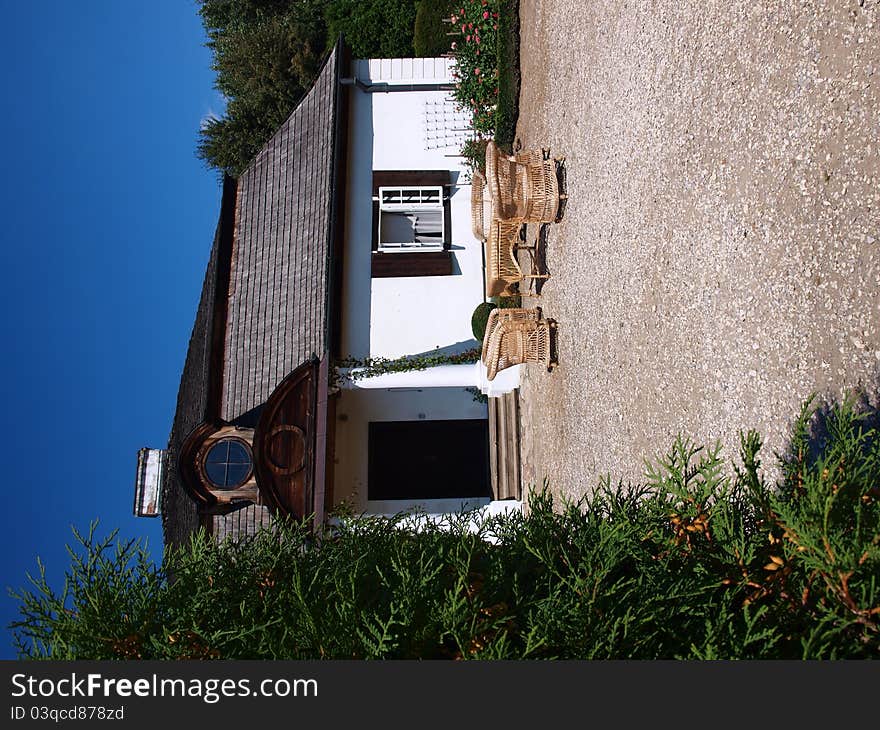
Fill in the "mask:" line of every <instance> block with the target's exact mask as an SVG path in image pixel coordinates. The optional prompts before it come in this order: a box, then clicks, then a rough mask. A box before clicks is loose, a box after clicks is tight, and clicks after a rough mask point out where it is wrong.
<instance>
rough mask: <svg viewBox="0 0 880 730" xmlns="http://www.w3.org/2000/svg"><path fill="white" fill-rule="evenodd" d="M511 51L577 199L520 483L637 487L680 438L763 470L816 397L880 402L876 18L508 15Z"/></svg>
mask: <svg viewBox="0 0 880 730" xmlns="http://www.w3.org/2000/svg"><path fill="white" fill-rule="evenodd" d="M520 33H521V64H522V88H521V95H520V119H519V125H518V128H517V133H518V137H519V139H520V141H521V142H522V145H523V146H524V147H526V148H529V147H542V146H549V147H550V148H551V151H552V153H553V154H554V155H557V154H564V155H565V156H566V171H567V192H568V194H569V201H568V205H567V208H566V210H565V216H564V218H563V220H562V222H561V223H559V224H556V225H552V226H551V227H550V229H549V234H548V248H547V265H548V268H549V271H550V273H551V278H550V279H549V281H548V282H547V284H546V285H545V286H544V287H543V291H542V295H541V297H540V300H537V299H532V298H529V299H526V300H525V301H526V302H527V304H526V305H525V306H529V305H530V304H537V303H539V304H540V305H541V306H542V307H543V310H544V314H545V316H547V317H553V318H555V319H556V320H557V321H558V322H559V358H560V365H559V367H558V368H557V369H556V370H554V371H553V372H552V373H547V372H546V371H545V370H544V369H542V368H541V367H540V366H536V365H532V366H529V368H528V369H527V374H526V377H525V378H524V381H523V383H522V386H521V390H520V394H521V401H522V405H523V408H522V434H523V443H522V452H523V480H524V483H525V484H526V485H528V484H540V482H541V481H542V480H543V479H544V478H545V477H546V478H548V479H549V480H550V482H551V485H552V487H553V489H554V491H555V493H556V494H558V495H560V496H565V497H577V496H579V495H581V494H583V493H584V492H585V491H587V490H589V489H592V488H594V487H595V485H596V484H597V483H598V479H599V477H600V476H601V475H603V474H611V475H612V477H613V478H614V479H617V478H623V479H625V480H631V481H639V480H640V479H641V476H642V474H643V472H644V459H645V458H654V457H655V456H656V455H657V454H659V453H660V452H662V451H664V450H665V449H666V448H667V447H668V446H669V445H670V444H671V443H672V441H673V439H674V438H675V436H676V434H678V433H682V434H686V435H688V436H690V437H692V438H693V439H695V440H696V441H698V442H700V443H714V442H715V441H716V440H717V441H720V442H721V444H722V445H723V446H724V448H725V451H726V453H727V454H728V455H731V454H735V453H736V452H737V450H738V444H739V437H738V434H739V431H740V430H741V429H748V428H755V429H758V430H759V431H760V432H761V433H762V434H763V435H764V437H765V440H766V446H765V451H764V458H765V463H766V462H767V461H769V462H772V461H773V457H772V453H773V451H774V450H781V449H783V448H784V447H785V444H786V434H787V433H788V430H789V427H790V424H791V422H792V419H793V418H794V417H795V416H796V415H797V413H798V411H799V409H800V406H801V404H802V402H803V401H804V399H805V398H806V397H807V396H808V395H809V394H810V393H811V392H816V393H819V394H821V395H824V396H827V397H832V398H835V397H837V398H839V397H841V396H842V395H844V394H845V393H847V392H850V391H852V390H853V389H854V388H863V389H865V390H866V391H867V392H868V393H869V398H871V399H872V400H873V402H874V403H876V393H877V389H878V383H880V1H878V0H862V1H861V2H860V1H859V0H827V1H824V2H770V1H766V0H765V1H762V2H738V1H736V0H728V1H726V2H716V1H714V0H702V1H701V2H690V1H688V0H678V1H676V2H655V3H638V2H621V1H620V0H615V1H614V2H611V1H608V0H593V1H590V2H585V1H584V0H522V2H521V7H520ZM532 236H534V231H530V237H532ZM772 475H773V474H772V470H771V476H772Z"/></svg>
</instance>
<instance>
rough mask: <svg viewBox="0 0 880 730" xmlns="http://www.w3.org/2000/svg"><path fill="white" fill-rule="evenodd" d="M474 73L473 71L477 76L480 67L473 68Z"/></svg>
mask: <svg viewBox="0 0 880 730" xmlns="http://www.w3.org/2000/svg"><path fill="white" fill-rule="evenodd" d="M474 73H475V74H476V75H477V76H479V75H480V69H478V68H475V69H474Z"/></svg>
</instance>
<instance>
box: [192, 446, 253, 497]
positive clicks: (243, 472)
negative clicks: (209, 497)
mask: <svg viewBox="0 0 880 730" xmlns="http://www.w3.org/2000/svg"><path fill="white" fill-rule="evenodd" d="M204 468H205V476H206V477H207V478H208V481H209V482H210V483H211V486H212V487H215V488H217V489H235V488H236V487H240V486H241V485H242V484H244V483H245V482H246V481H247V480H248V478H249V477H250V475H251V470H252V468H253V460H252V458H251V452H250V449H249V448H248V447H247V445H246V444H245V443H244V442H243V441H239V440H238V439H228V438H227V439H220V440H219V441H217V442H216V443H215V444H213V445H212V446H211V448H210V449H208V453H207V454H206V455H205V463H204Z"/></svg>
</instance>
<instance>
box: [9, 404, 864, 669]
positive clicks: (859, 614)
mask: <svg viewBox="0 0 880 730" xmlns="http://www.w3.org/2000/svg"><path fill="white" fill-rule="evenodd" d="M869 416H870V417H872V418H873V419H874V422H873V423H872V422H871V421H870V420H869ZM876 420H877V419H876V413H873V414H871V413H870V412H867V411H865V412H863V411H857V410H856V409H855V408H854V407H853V406H852V405H851V404H849V403H846V404H843V405H842V406H838V407H835V408H830V409H824V410H822V411H817V410H816V409H814V408H812V407H809V406H807V407H805V408H804V411H803V413H802V415H801V417H800V419H798V421H797V423H796V425H795V428H794V432H793V434H792V441H791V448H790V449H789V451H788V452H787V454H786V455H785V456H783V457H782V458H781V461H780V464H781V467H782V474H783V476H782V478H781V481H780V482H779V483H778V484H775V485H769V484H767V483H766V481H765V480H764V478H763V477H762V471H761V462H760V459H759V453H760V449H761V439H760V438H759V436H758V435H757V434H756V433H754V432H749V433H747V434H744V435H743V436H742V443H741V454H740V456H741V458H740V462H739V463H738V464H734V465H733V466H732V469H729V468H728V466H729V465H728V464H727V463H726V462H725V460H724V459H723V458H722V456H721V453H720V449H719V448H718V447H713V448H708V449H707V448H703V447H698V446H696V445H695V444H693V443H692V442H690V441H689V440H687V439H685V438H679V439H677V440H676V442H675V443H674V444H673V446H672V448H671V449H670V450H669V452H668V453H667V454H666V455H665V456H664V457H662V458H660V459H659V460H657V461H656V462H655V463H653V464H652V465H651V466H649V468H648V471H647V473H646V477H645V483H644V484H643V485H641V486H627V485H623V484H618V485H616V486H613V485H612V484H611V482H610V481H608V480H605V481H603V482H602V483H601V484H600V485H599V486H598V488H597V489H596V490H595V491H594V493H592V494H591V495H590V496H587V497H585V498H584V499H583V500H581V501H580V502H578V503H576V504H571V503H565V504H562V505H558V504H555V503H554V501H553V499H552V498H551V496H550V495H549V494H548V492H547V491H546V490H542V491H540V492H537V493H535V492H533V493H532V494H531V495H530V498H529V506H530V510H529V514H528V515H522V514H519V513H515V514H513V515H511V516H507V517H496V518H492V519H489V520H487V521H485V522H484V523H482V524H481V525H480V526H479V528H478V531H477V532H473V531H471V528H470V527H469V525H468V516H467V515H461V516H459V517H453V518H452V519H451V520H450V523H449V524H448V525H447V526H445V527H444V526H439V525H436V524H434V523H432V522H431V521H429V520H425V519H422V521H421V526H420V527H417V525H416V523H415V521H414V518H413V517H412V516H403V515H402V516H398V517H396V518H390V519H388V518H379V517H353V516H350V515H349V516H341V517H340V520H339V523H338V525H337V526H336V527H333V528H328V529H327V530H325V531H323V532H322V533H320V534H315V533H314V532H312V531H311V530H310V529H309V525H308V523H307V522H295V523H288V524H284V525H278V526H276V527H275V528H273V529H271V530H264V531H263V532H261V533H260V534H258V535H257V536H256V537H253V538H248V539H243V540H242V541H240V542H237V543H236V542H224V543H223V544H221V545H217V544H215V543H213V542H212V541H211V539H210V538H205V537H199V538H195V539H194V540H193V541H192V543H191V544H190V545H189V546H188V547H187V548H186V549H183V550H179V551H169V552H168V553H166V556H165V560H164V563H163V564H162V565H161V566H156V565H154V564H153V563H152V562H151V561H150V560H149V557H148V556H147V554H146V552H145V551H144V550H143V549H142V548H141V547H140V546H139V545H137V544H136V543H133V542H129V543H124V544H121V545H115V544H114V542H113V536H112V535H111V536H110V537H109V538H107V539H105V540H98V539H96V538H95V536H94V532H93V533H92V534H90V535H88V536H84V537H81V538H79V544H78V547H77V548H76V549H74V550H72V551H71V556H72V565H71V568H70V570H69V571H68V574H67V576H66V580H65V585H64V586H63V587H62V590H60V591H56V590H55V589H53V588H52V587H51V586H50V585H49V584H48V583H47V581H46V577H45V574H44V572H43V570H42V568H41V569H40V572H39V573H38V575H36V576H35V577H33V578H32V580H31V584H30V588H29V589H28V590H23V591H20V592H18V593H13V597H14V598H16V599H17V600H18V602H19V610H20V615H21V619H20V620H19V621H17V622H15V623H13V624H12V629H13V635H14V637H15V639H16V641H17V645H18V650H19V654H20V655H21V656H22V657H27V658H45V657H51V658H53V659H128V658H131V659H154V658H155V659H158V658H161V659H184V658H185V659H196V658H199V659H209V658H222V659H317V658H340V659H353V658H354V659H367V658H371V659H372V658H376V659H378V658H383V659H405V658H434V659H443V658H445V659H459V658H470V659H519V658H533V659H553V658H562V659H857V658H859V659H866V658H874V659H877V658H880V580H878V576H880V539H878V537H877V536H878V534H880V488H878V485H880V434H878V431H877V428H876ZM423 518H424V516H423Z"/></svg>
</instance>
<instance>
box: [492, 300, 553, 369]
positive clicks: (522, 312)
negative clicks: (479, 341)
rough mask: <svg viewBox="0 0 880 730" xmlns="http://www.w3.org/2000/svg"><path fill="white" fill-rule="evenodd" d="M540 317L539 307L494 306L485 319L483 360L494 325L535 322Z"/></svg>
mask: <svg viewBox="0 0 880 730" xmlns="http://www.w3.org/2000/svg"><path fill="white" fill-rule="evenodd" d="M540 319H541V308H540V307H535V308H534V309H521V308H518V307H505V308H504V309H502V308H501V307H496V308H495V309H493V310H492V311H491V312H489V319H488V320H486V332H485V334H484V335H483V351H482V353H481V355H480V357H481V358H482V360H483V362H484V363H485V362H486V353H487V352H488V349H489V339H490V338H491V337H492V332H494V331H495V328H496V327H498V326H499V325H502V324H506V323H507V322H531V321H535V322H537V321H539V320H540Z"/></svg>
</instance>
